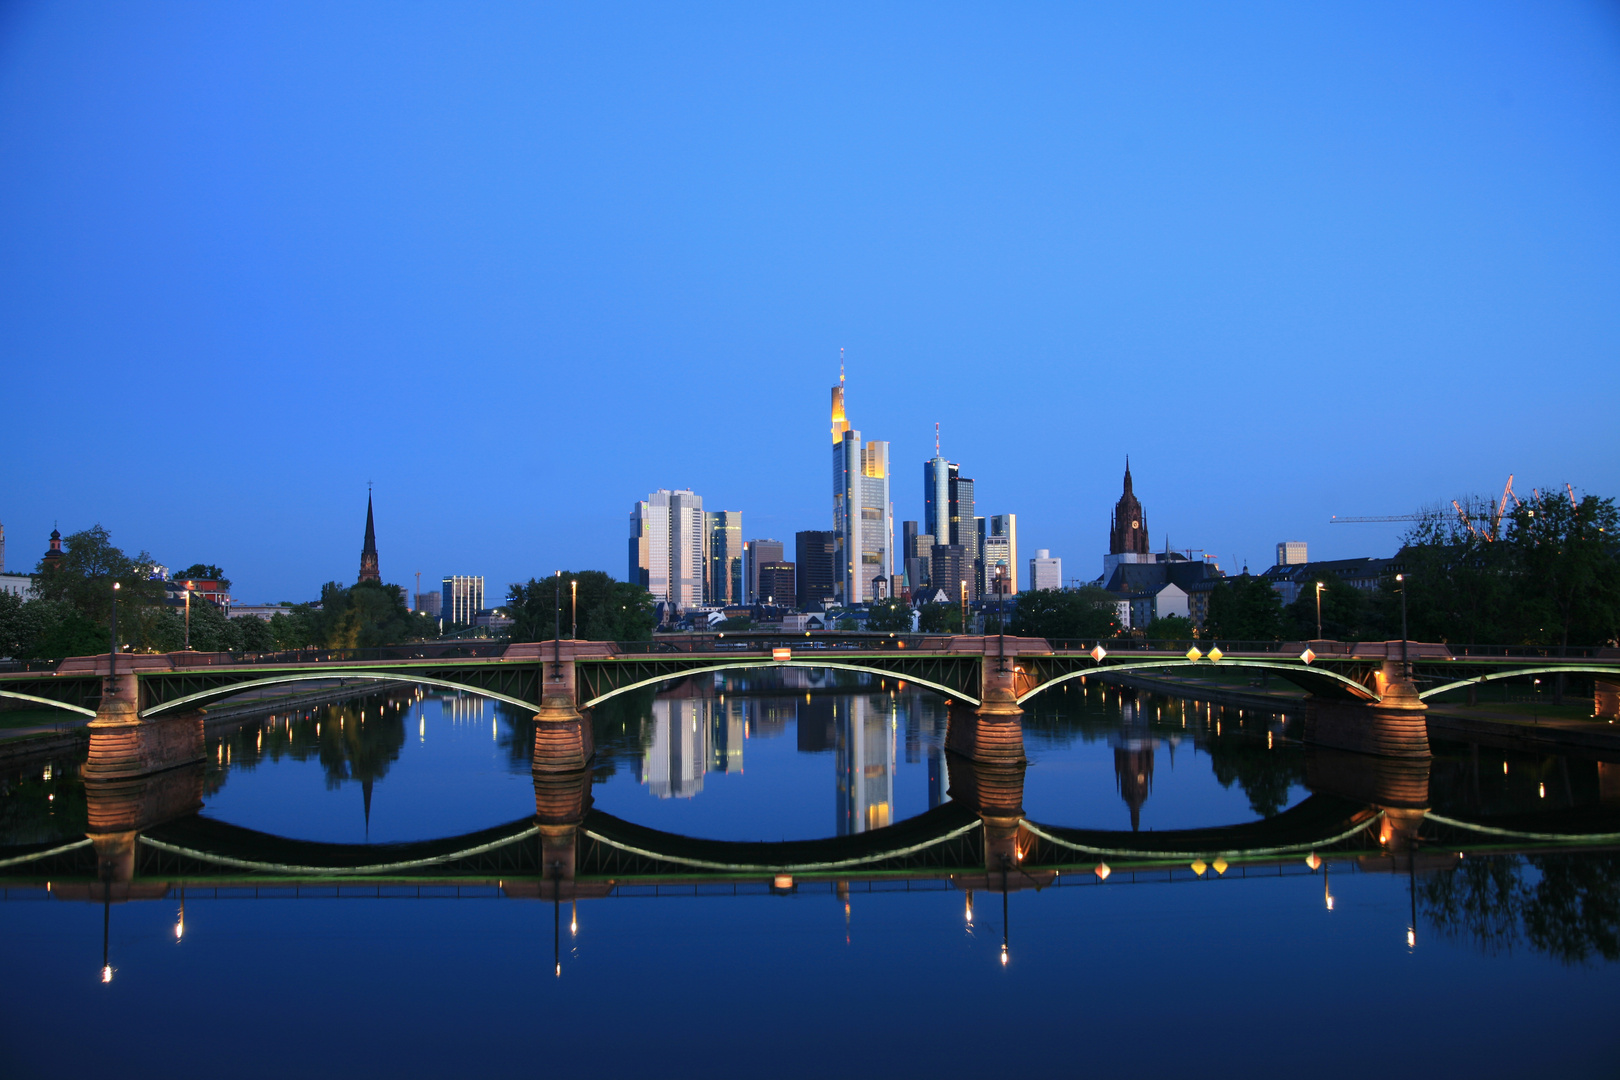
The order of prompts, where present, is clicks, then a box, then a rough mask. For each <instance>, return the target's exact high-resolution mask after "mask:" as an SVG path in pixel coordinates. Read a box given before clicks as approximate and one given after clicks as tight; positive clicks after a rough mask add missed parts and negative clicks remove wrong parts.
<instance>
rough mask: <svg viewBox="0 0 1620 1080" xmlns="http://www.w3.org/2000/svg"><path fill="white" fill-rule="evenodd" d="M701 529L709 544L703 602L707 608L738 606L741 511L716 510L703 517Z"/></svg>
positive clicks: (741, 578)
mask: <svg viewBox="0 0 1620 1080" xmlns="http://www.w3.org/2000/svg"><path fill="white" fill-rule="evenodd" d="M703 529H704V534H705V536H706V538H707V539H708V542H709V543H708V552H707V564H708V578H707V588H706V590H705V601H706V602H707V603H709V604H740V603H742V602H743V539H742V511H741V510H716V511H714V512H713V513H705V514H704V515H703Z"/></svg>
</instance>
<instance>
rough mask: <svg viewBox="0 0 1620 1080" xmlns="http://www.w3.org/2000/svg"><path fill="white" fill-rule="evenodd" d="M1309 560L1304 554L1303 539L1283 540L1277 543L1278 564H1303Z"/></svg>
mask: <svg viewBox="0 0 1620 1080" xmlns="http://www.w3.org/2000/svg"><path fill="white" fill-rule="evenodd" d="M1310 561H1311V560H1310V558H1309V557H1308V556H1307V555H1306V554H1305V541H1303V540H1284V541H1283V542H1282V543H1280V544H1278V545H1277V565H1278V566H1303V565H1304V564H1305V563H1308V562H1310Z"/></svg>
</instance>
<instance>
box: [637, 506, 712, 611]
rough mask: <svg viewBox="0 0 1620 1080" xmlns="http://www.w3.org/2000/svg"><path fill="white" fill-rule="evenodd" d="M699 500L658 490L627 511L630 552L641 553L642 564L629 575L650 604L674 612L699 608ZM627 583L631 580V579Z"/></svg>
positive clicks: (701, 535)
mask: <svg viewBox="0 0 1620 1080" xmlns="http://www.w3.org/2000/svg"><path fill="white" fill-rule="evenodd" d="M703 526H704V515H703V498H702V496H700V495H694V494H693V493H692V492H691V491H688V490H686V489H685V488H682V489H680V490H677V491H670V490H669V489H668V488H660V489H658V490H657V491H655V492H653V493H652V494H651V495H648V496H647V498H646V499H645V500H643V501H641V502H638V503H636V505H635V506H634V507H633V508H632V509H631V511H630V552H631V555H632V557H633V558H634V557H637V556H639V554H640V552H641V551H642V550H645V552H646V554H645V556H644V558H645V562H644V563H642V564H641V565H640V566H637V565H634V564H632V565H631V567H630V570H631V573H632V574H634V575H636V576H639V577H642V584H644V585H645V586H646V588H647V591H648V592H650V593H652V596H653V599H654V600H661V601H667V602H668V603H672V604H674V605H675V606H676V608H677V609H680V610H685V609H686V608H692V607H697V606H698V605H699V604H701V603H703V578H704V570H705V565H704V551H705V549H706V548H707V546H708V545H707V544H705V542H704V540H705V537H706V535H707V534H706V533H705V531H704V528H703ZM632 580H634V579H633V578H632Z"/></svg>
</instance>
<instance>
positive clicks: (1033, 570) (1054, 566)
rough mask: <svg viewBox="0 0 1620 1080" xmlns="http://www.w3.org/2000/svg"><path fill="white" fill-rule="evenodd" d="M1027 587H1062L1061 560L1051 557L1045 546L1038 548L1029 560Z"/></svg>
mask: <svg viewBox="0 0 1620 1080" xmlns="http://www.w3.org/2000/svg"><path fill="white" fill-rule="evenodd" d="M1029 587H1030V588H1031V589H1061V588H1063V560H1062V559H1054V558H1052V553H1051V551H1049V550H1048V549H1046V548H1038V549H1037V550H1036V552H1035V557H1034V558H1033V559H1031V560H1029Z"/></svg>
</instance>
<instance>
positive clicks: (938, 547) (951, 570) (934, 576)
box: [928, 544, 973, 604]
mask: <svg viewBox="0 0 1620 1080" xmlns="http://www.w3.org/2000/svg"><path fill="white" fill-rule="evenodd" d="M929 555H930V558H931V560H932V562H933V565H932V567H931V568H930V572H929V581H928V589H929V591H930V592H933V591H934V590H936V589H942V590H944V592H945V595H946V596H948V597H950V601H951V603H953V604H954V603H956V602H957V601H958V600H959V599H961V596H962V585H963V584H964V583H966V584H967V586H968V599H970V600H971V599H972V598H973V563H972V562H970V561H969V560H968V554H967V548H965V547H963V546H962V545H961V544H935V545H934V547H933V550H932V551H930V552H929Z"/></svg>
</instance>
